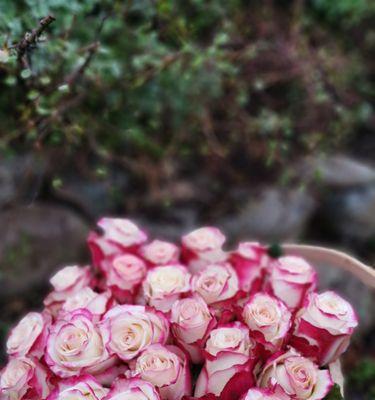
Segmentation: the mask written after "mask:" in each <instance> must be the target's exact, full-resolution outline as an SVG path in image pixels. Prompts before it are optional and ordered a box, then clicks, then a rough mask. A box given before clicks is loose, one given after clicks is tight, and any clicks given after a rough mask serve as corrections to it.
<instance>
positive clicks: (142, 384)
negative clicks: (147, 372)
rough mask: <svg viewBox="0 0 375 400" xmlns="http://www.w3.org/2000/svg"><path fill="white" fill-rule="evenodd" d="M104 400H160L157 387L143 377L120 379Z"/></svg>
mask: <svg viewBox="0 0 375 400" xmlns="http://www.w3.org/2000/svg"><path fill="white" fill-rule="evenodd" d="M104 400H160V396H159V394H158V392H157V391H156V389H155V387H154V386H153V385H152V384H151V383H149V382H146V381H143V380H142V379H137V378H131V379H118V380H117V381H115V382H114V384H113V387H112V388H111V390H110V391H109V393H108V395H107V397H105V399H104Z"/></svg>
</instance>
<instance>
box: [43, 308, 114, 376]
mask: <svg viewBox="0 0 375 400" xmlns="http://www.w3.org/2000/svg"><path fill="white" fill-rule="evenodd" d="M108 359H109V357H108V353H107V351H106V349H105V346H104V343H103V339H102V336H101V334H100V332H99V330H98V329H97V327H96V326H95V324H94V322H93V315H92V314H91V313H90V312H89V311H88V310H85V309H79V310H77V311H73V312H72V313H67V314H64V316H63V318H62V319H59V320H57V321H56V322H55V324H54V325H52V327H51V331H50V335H49V338H48V341H47V353H46V356H45V360H46V363H47V364H48V365H49V367H50V368H51V370H52V371H53V372H54V373H55V374H56V375H57V376H59V377H61V378H66V377H70V376H77V375H78V374H80V373H84V372H85V373H89V374H92V375H95V374H96V373H100V372H102V370H103V368H107V367H108V365H107V361H108Z"/></svg>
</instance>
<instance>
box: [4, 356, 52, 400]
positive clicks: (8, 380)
mask: <svg viewBox="0 0 375 400" xmlns="http://www.w3.org/2000/svg"><path fill="white" fill-rule="evenodd" d="M49 392H50V387H49V384H48V376H47V372H46V370H45V369H44V367H43V366H42V365H41V364H39V363H38V362H37V361H36V360H33V359H31V358H27V357H19V358H11V359H10V360H9V362H8V364H7V365H6V366H5V367H4V369H3V370H2V371H1V372H0V398H1V399H2V400H21V399H25V400H26V399H27V400H39V399H45V398H46V397H47V396H48V394H49Z"/></svg>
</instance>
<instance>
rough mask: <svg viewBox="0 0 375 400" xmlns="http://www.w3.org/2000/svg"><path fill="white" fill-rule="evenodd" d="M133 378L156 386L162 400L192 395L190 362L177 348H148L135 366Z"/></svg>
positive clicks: (160, 346) (178, 398) (156, 345)
mask: <svg viewBox="0 0 375 400" xmlns="http://www.w3.org/2000/svg"><path fill="white" fill-rule="evenodd" d="M133 376H134V377H138V378H141V379H143V380H145V381H147V382H150V383H151V384H153V385H154V386H156V387H157V388H158V389H159V392H160V397H161V399H162V400H180V399H182V397H184V396H189V395H190V394H191V377H190V370H189V365H188V361H187V359H186V356H185V354H184V353H183V352H182V351H181V350H180V349H179V348H178V347H176V346H162V345H160V344H153V345H151V346H149V347H147V348H146V350H145V351H144V352H143V353H142V354H141V355H140V356H139V357H138V358H137V360H136V362H135V364H134V365H133Z"/></svg>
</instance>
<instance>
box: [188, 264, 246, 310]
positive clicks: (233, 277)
mask: <svg viewBox="0 0 375 400" xmlns="http://www.w3.org/2000/svg"><path fill="white" fill-rule="evenodd" d="M191 285H192V290H193V291H194V292H196V293H198V294H199V295H200V296H202V297H203V299H204V301H205V302H206V303H207V304H210V305H211V304H214V303H218V302H222V301H224V300H228V299H231V298H232V297H234V296H235V295H236V294H237V292H238V288H239V283H238V277H237V274H236V271H235V270H234V269H233V268H232V267H231V266H230V265H229V264H211V265H208V266H207V267H205V268H204V269H203V270H202V271H200V272H199V273H198V274H197V275H194V276H193V278H192V282H191Z"/></svg>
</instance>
